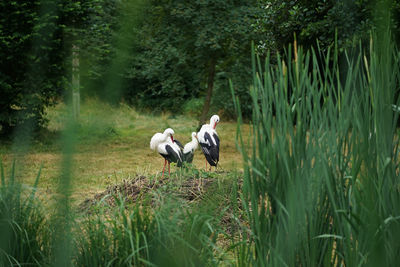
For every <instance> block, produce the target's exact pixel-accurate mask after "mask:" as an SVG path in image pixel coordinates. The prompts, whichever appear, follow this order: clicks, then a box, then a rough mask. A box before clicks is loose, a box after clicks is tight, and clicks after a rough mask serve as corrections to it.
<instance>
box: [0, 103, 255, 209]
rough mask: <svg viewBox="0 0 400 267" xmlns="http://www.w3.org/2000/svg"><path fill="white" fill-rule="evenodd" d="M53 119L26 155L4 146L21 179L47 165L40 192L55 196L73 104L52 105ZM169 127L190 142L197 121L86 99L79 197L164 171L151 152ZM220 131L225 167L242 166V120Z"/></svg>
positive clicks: (79, 131) (76, 166)
mask: <svg viewBox="0 0 400 267" xmlns="http://www.w3.org/2000/svg"><path fill="white" fill-rule="evenodd" d="M47 117H48V119H49V125H48V128H47V130H46V131H44V133H43V134H42V138H39V139H34V140H33V141H32V142H31V146H30V147H28V148H27V149H26V150H25V152H24V153H22V154H19V155H17V153H15V152H14V150H13V145H12V144H1V145H0V153H1V154H0V155H1V158H2V160H3V162H4V163H5V165H6V166H10V165H11V163H12V161H13V159H14V158H16V162H17V164H16V166H17V168H16V178H17V179H18V180H19V181H21V182H22V183H26V184H33V182H34V177H36V172H37V170H38V169H39V167H40V166H41V165H43V168H42V177H41V183H40V184H39V185H38V190H39V191H40V192H41V194H47V197H51V196H52V195H53V194H54V193H55V191H56V188H57V182H58V180H59V176H60V173H61V168H60V166H61V162H62V158H63V142H62V139H61V137H62V133H63V131H64V130H65V127H66V122H67V118H68V109H67V106H66V105H65V104H63V103H60V104H59V105H57V106H55V107H52V108H49V109H48V110H47ZM167 127H172V128H173V129H174V130H175V133H176V135H175V137H176V139H178V140H180V141H181V142H182V143H186V142H189V141H191V132H192V131H195V130H196V128H197V120H196V119H195V118H193V117H190V116H183V115H178V116H172V115H171V114H169V113H165V114H159V115H152V114H144V113H140V112H138V111H136V110H135V109H134V108H132V107H130V106H128V105H126V104H123V103H122V104H120V105H119V106H113V105H110V104H107V103H103V102H102V101H100V100H98V99H86V100H85V101H84V102H83V103H82V105H81V114H80V118H79V124H78V125H77V126H76V127H75V128H74V132H73V134H74V138H75V140H76V144H75V145H74V147H75V149H74V155H73V157H72V161H73V165H72V166H71V172H72V176H73V179H72V181H71V182H72V189H73V190H72V191H73V192H72V198H73V201H74V202H78V203H79V202H80V201H82V200H83V199H85V198H87V197H88V196H93V195H94V194H96V193H98V192H99V191H103V190H104V189H105V187H106V186H108V185H110V184H113V183H118V182H121V181H122V180H123V179H127V178H129V177H135V176H137V175H155V174H160V172H161V170H162V167H163V163H164V161H163V158H162V157H161V156H160V155H159V154H158V153H156V152H154V151H152V150H150V148H149V143H150V139H151V137H152V135H153V134H154V133H156V132H162V131H163V130H164V129H165V128H167ZM245 127H246V128H245V130H247V129H248V127H247V126H245ZM217 130H218V133H219V135H220V136H221V140H223V142H222V144H221V145H222V149H221V167H222V168H223V169H225V170H234V169H236V168H241V166H242V158H241V155H240V153H238V151H237V150H236V146H235V135H234V134H233V133H234V132H235V130H236V124H235V123H234V122H229V121H228V122H227V121H224V120H223V118H222V122H221V123H220V125H219V126H218V129H217ZM17 145H18V144H17ZM194 166H195V167H196V168H198V169H202V168H204V167H205V159H204V156H203V155H202V152H201V150H200V149H198V150H197V151H196V155H195V157H194ZM175 169H176V168H174V167H172V169H171V171H173V172H175Z"/></svg>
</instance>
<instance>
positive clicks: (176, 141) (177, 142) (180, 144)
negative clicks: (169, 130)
mask: <svg viewBox="0 0 400 267" xmlns="http://www.w3.org/2000/svg"><path fill="white" fill-rule="evenodd" d="M174 142H175V143H176V144H177V145H178V146H179V147H180V148H181V149H183V145H182V143H181V142H179V141H178V140H176V139H174Z"/></svg>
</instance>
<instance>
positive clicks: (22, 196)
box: [0, 161, 51, 266]
mask: <svg viewBox="0 0 400 267" xmlns="http://www.w3.org/2000/svg"><path fill="white" fill-rule="evenodd" d="M0 170H1V172H0V176H1V184H0V266H21V265H25V266H38V265H39V266H40V265H45V264H48V263H49V262H50V257H49V251H50V238H51V229H49V228H48V227H47V224H46V216H45V213H44V210H43V209H42V208H41V207H40V205H39V204H40V203H39V202H38V201H37V199H36V197H35V193H36V190H37V184H38V181H39V177H40V171H39V173H38V175H37V177H36V181H35V183H34V185H33V186H32V187H31V188H29V190H28V189H26V188H24V187H23V186H22V185H21V184H19V183H17V182H16V181H15V162H14V164H13V165H12V168H11V170H10V173H9V175H8V176H7V175H6V174H5V171H4V168H3V164H2V163H1V161H0Z"/></svg>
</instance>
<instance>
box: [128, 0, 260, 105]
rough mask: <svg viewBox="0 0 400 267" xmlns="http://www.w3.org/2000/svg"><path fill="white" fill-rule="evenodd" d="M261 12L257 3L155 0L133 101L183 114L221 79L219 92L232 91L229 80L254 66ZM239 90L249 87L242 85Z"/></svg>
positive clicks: (135, 68)
mask: <svg viewBox="0 0 400 267" xmlns="http://www.w3.org/2000/svg"><path fill="white" fill-rule="evenodd" d="M259 12H260V9H259V5H258V3H257V1H224V0H221V1H203V0H202V1H200V0H197V1H150V3H149V5H148V6H147V8H146V11H145V13H146V16H145V20H144V22H143V25H142V26H141V29H140V32H139V36H140V37H139V39H138V40H137V41H138V42H140V43H139V44H138V45H137V47H136V49H137V51H136V53H134V55H133V58H132V61H131V62H132V65H131V68H130V70H129V73H128V76H127V78H128V79H130V80H131V82H132V86H131V88H130V90H129V91H128V92H127V93H128V96H130V97H131V98H133V99H134V100H135V101H136V103H138V104H142V105H144V106H149V107H158V108H159V109H170V110H173V111H178V110H182V105H183V104H184V103H185V101H187V100H189V99H192V98H199V97H204V96H205V95H206V94H211V93H212V91H213V87H214V81H215V80H216V79H219V80H221V79H223V80H224V82H222V84H221V83H217V85H218V86H219V88H218V89H221V88H222V87H224V90H225V91H226V92H229V88H228V86H227V79H226V78H228V77H234V76H233V75H231V74H232V73H233V72H235V71H236V72H240V71H242V72H243V71H244V72H245V71H246V67H245V66H248V58H249V57H248V56H249V54H250V44H251V40H254V39H256V38H257V36H256V35H255V31H254V27H253V25H254V23H255V20H256V18H257V17H258V16H259ZM238 65H239V66H240V67H243V68H242V69H241V70H239V69H238V68H237V66H238ZM246 78H247V79H248V77H246ZM237 80H238V79H237ZM244 84H245V85H244ZM238 86H239V87H240V86H242V88H245V87H247V83H240V82H239V80H238ZM138 96H139V97H138ZM228 97H229V95H228ZM206 100H207V99H206ZM208 100H210V99H208ZM206 105H207V101H206Z"/></svg>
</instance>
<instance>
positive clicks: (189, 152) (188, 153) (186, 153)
mask: <svg viewBox="0 0 400 267" xmlns="http://www.w3.org/2000/svg"><path fill="white" fill-rule="evenodd" d="M198 145H199V141H198V140H197V135H196V133H195V132H193V133H192V141H190V142H189V143H187V144H186V145H185V147H184V148H183V161H185V162H188V163H192V162H193V157H194V151H195V150H196V149H197V146H198Z"/></svg>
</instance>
